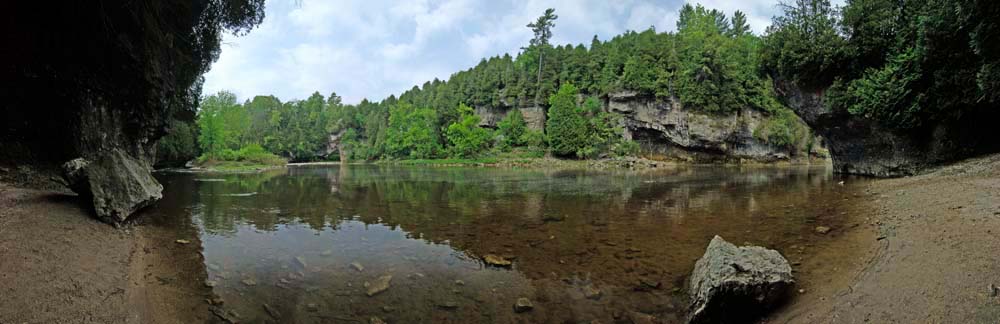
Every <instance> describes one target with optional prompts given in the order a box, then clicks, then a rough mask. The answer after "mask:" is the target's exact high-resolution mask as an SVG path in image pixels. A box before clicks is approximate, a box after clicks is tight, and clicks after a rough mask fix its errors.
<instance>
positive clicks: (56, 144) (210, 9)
mask: <svg viewBox="0 0 1000 324" xmlns="http://www.w3.org/2000/svg"><path fill="white" fill-rule="evenodd" d="M263 14H264V12H263V1H260V0H251V1H243V2H237V3H227V2H223V1H222V0H194V1H190V2H185V3H184V4H178V3H174V2H159V1H153V2H144V3H142V4H141V5H137V6H132V5H121V4H112V3H107V4H104V3H101V2H67V3H58V4H53V3H41V2H32V1H7V2H3V3H2V4H0V15H2V16H3V19H2V21H3V26H4V33H2V34H0V40H2V41H3V42H4V43H5V44H11V46H9V47H8V48H6V49H5V50H4V51H0V69H2V70H3V71H4V72H3V73H0V82H2V83H3V84H4V86H3V87H2V89H0V102H2V104H0V105H2V106H0V147H2V148H3V149H2V150H0V167H16V168H18V169H19V170H20V169H26V170H28V171H26V172H24V174H31V175H32V177H31V179H13V180H14V181H11V180H12V179H11V178H10V177H3V178H0V181H4V182H11V183H13V184H14V185H21V186H26V187H42V188H44V189H53V188H52V186H53V185H54V184H55V183H56V181H52V180H50V179H59V176H60V175H61V174H62V173H63V172H62V168H61V166H63V165H64V164H66V162H67V161H72V162H71V163H68V164H66V166H67V167H69V168H70V170H69V172H67V173H66V176H67V177H66V180H67V182H68V184H69V187H70V189H72V190H74V191H76V192H77V193H78V194H80V195H81V196H84V197H88V198H92V199H93V200H92V201H93V203H94V209H95V211H96V213H97V215H98V217H99V218H100V219H102V220H105V221H109V222H120V221H122V220H124V219H125V218H126V217H128V216H129V214H131V213H133V212H135V211H136V210H138V209H139V208H141V207H143V206H146V205H149V204H150V203H152V202H155V201H156V200H157V199H159V197H160V190H161V189H160V186H159V184H157V183H156V181H155V180H154V179H153V177H152V176H151V175H150V170H151V167H150V165H151V164H152V161H153V160H154V159H155V155H156V154H155V153H156V152H155V144H156V141H157V140H158V139H159V138H160V137H162V136H163V135H164V134H165V133H166V131H167V126H168V121H169V120H170V119H171V118H173V119H179V120H191V119H193V118H194V107H195V104H196V101H197V100H198V97H199V95H200V91H201V82H200V80H201V75H202V74H203V73H204V72H206V71H207V70H208V67H209V64H211V63H212V61H213V60H214V59H215V58H217V57H218V54H219V51H220V48H219V41H220V39H221V35H222V33H223V32H226V31H227V30H228V31H234V32H239V31H246V30H249V28H252V27H253V26H255V25H256V24H259V23H260V22H261V20H262V19H263ZM78 158H82V160H76V159H78Z"/></svg>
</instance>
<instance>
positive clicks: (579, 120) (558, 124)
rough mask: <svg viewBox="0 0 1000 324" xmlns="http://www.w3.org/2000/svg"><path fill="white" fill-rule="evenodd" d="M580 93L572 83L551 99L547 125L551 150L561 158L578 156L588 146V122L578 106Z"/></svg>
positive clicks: (564, 86)
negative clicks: (577, 101)
mask: <svg viewBox="0 0 1000 324" xmlns="http://www.w3.org/2000/svg"><path fill="white" fill-rule="evenodd" d="M578 93H579V91H578V90H577V89H576V87H575V86H573V84H571V83H567V84H564V85H563V86H562V87H560V88H559V92H556V94H554V95H552V96H551V97H549V105H550V106H549V116H548V117H549V118H548V120H547V121H546V123H545V132H546V134H547V135H548V140H549V148H550V149H551V150H552V153H553V154H555V155H559V156H570V155H576V154H577V152H582V150H583V149H584V148H585V147H586V146H587V140H588V136H587V128H588V125H587V120H586V119H584V118H583V115H582V114H580V111H579V109H578V108H577V106H576V95H577V94H578Z"/></svg>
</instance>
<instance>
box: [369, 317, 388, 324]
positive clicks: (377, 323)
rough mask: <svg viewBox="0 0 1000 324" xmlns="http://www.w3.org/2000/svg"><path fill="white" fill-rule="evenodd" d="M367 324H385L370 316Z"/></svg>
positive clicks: (379, 319)
mask: <svg viewBox="0 0 1000 324" xmlns="http://www.w3.org/2000/svg"><path fill="white" fill-rule="evenodd" d="M368 324H386V323H385V321H384V320H382V319H381V318H378V316H372V317H371V318H370V319H368Z"/></svg>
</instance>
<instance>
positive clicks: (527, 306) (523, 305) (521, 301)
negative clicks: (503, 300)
mask: <svg viewBox="0 0 1000 324" xmlns="http://www.w3.org/2000/svg"><path fill="white" fill-rule="evenodd" d="M533 308H535V305H534V304H532V303H531V300H530V299H527V298H524V297H521V298H518V299H517V301H516V302H514V312H517V313H524V312H527V311H530V310H531V309H533Z"/></svg>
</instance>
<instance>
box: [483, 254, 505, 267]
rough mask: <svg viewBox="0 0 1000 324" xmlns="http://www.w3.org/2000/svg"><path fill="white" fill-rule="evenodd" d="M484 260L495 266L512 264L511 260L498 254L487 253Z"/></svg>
mask: <svg viewBox="0 0 1000 324" xmlns="http://www.w3.org/2000/svg"><path fill="white" fill-rule="evenodd" d="M483 262H486V264H488V265H491V266H494V267H509V266H510V265H511V262H510V260H507V259H504V258H503V257H501V256H499V255H496V254H487V255H484V256H483Z"/></svg>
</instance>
